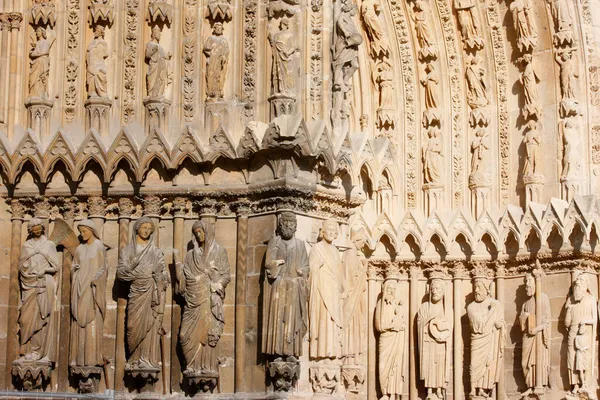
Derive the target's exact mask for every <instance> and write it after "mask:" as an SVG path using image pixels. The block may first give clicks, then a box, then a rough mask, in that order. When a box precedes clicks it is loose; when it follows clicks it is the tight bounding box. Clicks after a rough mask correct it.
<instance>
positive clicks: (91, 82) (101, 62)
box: [86, 25, 108, 97]
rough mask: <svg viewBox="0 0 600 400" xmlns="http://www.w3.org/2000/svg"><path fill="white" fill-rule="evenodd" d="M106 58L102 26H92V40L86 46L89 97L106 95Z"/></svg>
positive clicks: (105, 44) (106, 50) (106, 45)
mask: <svg viewBox="0 0 600 400" xmlns="http://www.w3.org/2000/svg"><path fill="white" fill-rule="evenodd" d="M107 58H108V43H106V40H104V26H102V25H96V26H95V27H94V40H92V41H91V42H90V44H89V46H88V48H87V58H86V62H87V76H86V80H87V89H88V96H89V97H107V96H108V90H107V85H108V78H107V75H106V71H107V68H106V61H105V60H106V59H107Z"/></svg>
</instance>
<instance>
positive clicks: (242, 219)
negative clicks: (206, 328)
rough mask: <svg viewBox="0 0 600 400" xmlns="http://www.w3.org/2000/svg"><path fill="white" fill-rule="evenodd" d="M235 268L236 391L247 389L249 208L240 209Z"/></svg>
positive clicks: (240, 391)
mask: <svg viewBox="0 0 600 400" xmlns="http://www.w3.org/2000/svg"><path fill="white" fill-rule="evenodd" d="M236 248H237V251H236V253H237V254H236V259H237V261H236V263H237V266H236V270H235V392H236V393H244V392H245V391H246V378H245V371H246V334H245V332H246V286H247V282H246V281H247V276H246V273H247V267H248V209H246V208H242V209H239V210H238V215H237V244H236Z"/></svg>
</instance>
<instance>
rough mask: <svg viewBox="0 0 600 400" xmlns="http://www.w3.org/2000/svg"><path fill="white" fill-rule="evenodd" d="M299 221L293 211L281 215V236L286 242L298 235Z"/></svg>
mask: <svg viewBox="0 0 600 400" xmlns="http://www.w3.org/2000/svg"><path fill="white" fill-rule="evenodd" d="M297 226H298V220H297V219H296V214H294V213H293V212H291V211H284V212H282V213H281V215H279V234H280V235H281V237H282V238H283V239H284V240H290V239H291V238H293V237H294V234H295V233H296V227H297Z"/></svg>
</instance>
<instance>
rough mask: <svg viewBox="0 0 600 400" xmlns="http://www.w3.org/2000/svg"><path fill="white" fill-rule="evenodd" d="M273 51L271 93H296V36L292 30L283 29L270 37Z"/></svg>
mask: <svg viewBox="0 0 600 400" xmlns="http://www.w3.org/2000/svg"><path fill="white" fill-rule="evenodd" d="M269 41H270V42H271V49H272V53H273V66H272V69H271V93H273V94H286V95H293V94H294V89H295V88H294V86H295V83H294V68H293V67H294V54H295V53H296V46H295V43H296V42H295V37H294V34H293V33H292V32H290V31H289V30H288V31H281V32H277V33H275V34H274V35H271V36H270V37H269Z"/></svg>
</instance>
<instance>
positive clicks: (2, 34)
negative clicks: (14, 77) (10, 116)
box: [0, 13, 10, 129]
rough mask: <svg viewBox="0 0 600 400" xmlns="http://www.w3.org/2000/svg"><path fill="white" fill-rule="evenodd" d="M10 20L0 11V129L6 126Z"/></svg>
mask: <svg viewBox="0 0 600 400" xmlns="http://www.w3.org/2000/svg"><path fill="white" fill-rule="evenodd" d="M9 29H10V22H9V19H8V14H6V13H0V82H2V83H3V84H2V85H1V86H0V129H4V128H6V109H5V107H6V104H5V97H4V96H5V93H6V85H5V84H4V83H5V82H8V78H7V76H6V67H7V66H8V37H9V35H10V33H9V32H10V31H9Z"/></svg>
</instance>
